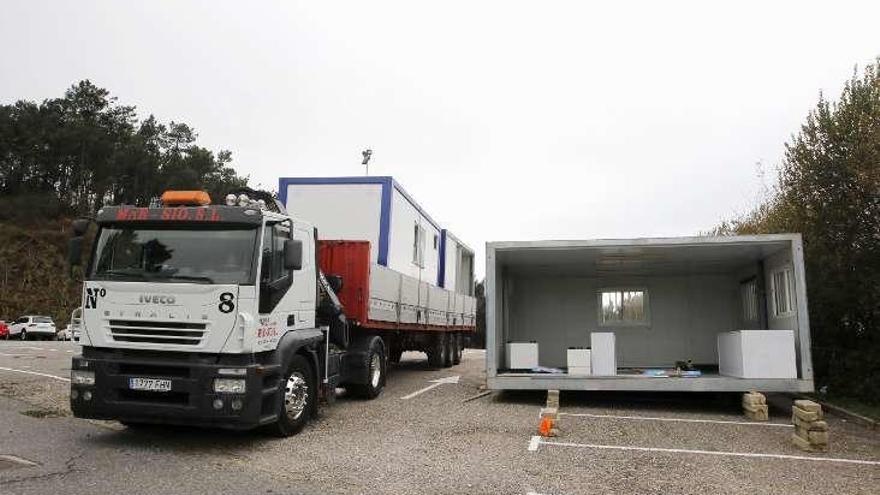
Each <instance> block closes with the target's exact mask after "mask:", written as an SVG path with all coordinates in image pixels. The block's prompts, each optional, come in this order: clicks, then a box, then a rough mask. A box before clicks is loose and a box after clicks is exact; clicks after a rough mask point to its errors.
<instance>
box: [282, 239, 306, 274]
mask: <svg viewBox="0 0 880 495" xmlns="http://www.w3.org/2000/svg"><path fill="white" fill-rule="evenodd" d="M302 257H303V245H302V241H301V240H299V239H288V240H286V241H284V268H285V269H287V270H299V269H301V268H302Z"/></svg>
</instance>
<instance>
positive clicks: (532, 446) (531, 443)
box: [529, 435, 541, 452]
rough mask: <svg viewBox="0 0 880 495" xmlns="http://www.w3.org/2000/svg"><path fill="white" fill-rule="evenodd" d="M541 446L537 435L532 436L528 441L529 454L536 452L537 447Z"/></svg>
mask: <svg viewBox="0 0 880 495" xmlns="http://www.w3.org/2000/svg"><path fill="white" fill-rule="evenodd" d="M539 445H541V437H539V436H538V435H533V436H532V439H531V440H529V452H534V451H536V450H538V446H539Z"/></svg>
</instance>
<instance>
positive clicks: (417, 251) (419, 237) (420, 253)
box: [412, 223, 425, 268]
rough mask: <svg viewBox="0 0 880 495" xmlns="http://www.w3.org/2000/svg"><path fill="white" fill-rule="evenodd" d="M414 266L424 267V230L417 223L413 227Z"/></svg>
mask: <svg viewBox="0 0 880 495" xmlns="http://www.w3.org/2000/svg"><path fill="white" fill-rule="evenodd" d="M412 262H413V264H414V265H417V266H419V267H421V268H424V267H425V228H424V227H422V226H421V225H419V224H418V223H416V224H414V225H413V259H412Z"/></svg>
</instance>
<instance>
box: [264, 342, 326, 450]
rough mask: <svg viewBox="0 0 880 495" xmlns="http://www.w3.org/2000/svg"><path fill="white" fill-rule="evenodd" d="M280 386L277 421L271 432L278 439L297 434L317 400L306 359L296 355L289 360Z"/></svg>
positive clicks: (311, 374)
mask: <svg viewBox="0 0 880 495" xmlns="http://www.w3.org/2000/svg"><path fill="white" fill-rule="evenodd" d="M280 386H281V390H279V392H278V421H277V422H276V423H275V424H274V425H273V429H272V432H273V433H275V434H276V435H278V436H279V437H289V436H292V435H295V434H297V433H299V432H300V430H302V429H303V427H304V426H305V425H306V423H308V422H309V418H310V417H311V415H312V410H313V409H314V405H315V399H316V398H317V390H316V388H315V380H314V376H313V373H312V368H311V366H309V363H308V361H306V358H304V357H302V356H300V355H296V356H294V357H293V359H291V360H290V364H288V366H287V370H286V371H285V373H284V376H282V378H281V383H280Z"/></svg>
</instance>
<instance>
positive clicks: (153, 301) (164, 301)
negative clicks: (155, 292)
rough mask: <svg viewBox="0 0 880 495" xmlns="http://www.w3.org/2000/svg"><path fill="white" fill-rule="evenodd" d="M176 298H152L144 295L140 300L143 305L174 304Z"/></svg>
mask: <svg viewBox="0 0 880 495" xmlns="http://www.w3.org/2000/svg"><path fill="white" fill-rule="evenodd" d="M174 302H175V299H174V296H151V295H149V294H142V295H141V298H140V303H141V304H174Z"/></svg>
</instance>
